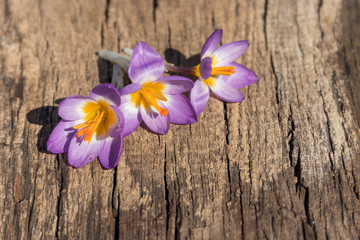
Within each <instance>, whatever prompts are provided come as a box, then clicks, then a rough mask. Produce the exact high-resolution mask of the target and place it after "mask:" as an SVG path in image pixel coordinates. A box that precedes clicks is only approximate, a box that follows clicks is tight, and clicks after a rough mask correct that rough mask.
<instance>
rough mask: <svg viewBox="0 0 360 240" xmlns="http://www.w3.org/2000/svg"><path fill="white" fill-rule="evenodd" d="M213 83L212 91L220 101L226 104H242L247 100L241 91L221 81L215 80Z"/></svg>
mask: <svg viewBox="0 0 360 240" xmlns="http://www.w3.org/2000/svg"><path fill="white" fill-rule="evenodd" d="M212 83H213V84H212V85H211V86H210V89H211V91H212V92H213V93H214V95H215V96H216V97H217V98H219V99H220V100H223V101H225V102H241V101H242V100H244V98H245V97H244V94H242V93H241V92H240V91H239V89H237V88H234V87H233V86H231V85H230V84H229V83H227V82H225V81H223V80H221V79H214V80H213V81H212Z"/></svg>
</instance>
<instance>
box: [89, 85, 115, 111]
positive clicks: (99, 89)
mask: <svg viewBox="0 0 360 240" xmlns="http://www.w3.org/2000/svg"><path fill="white" fill-rule="evenodd" d="M90 97H92V98H94V99H96V100H97V101H99V100H102V101H106V102H108V103H109V104H111V105H115V106H119V105H120V103H121V100H120V93H119V91H118V90H117V89H116V88H115V87H114V86H113V85H112V84H110V83H104V84H100V85H97V86H96V87H94V88H93V90H91V92H90Z"/></svg>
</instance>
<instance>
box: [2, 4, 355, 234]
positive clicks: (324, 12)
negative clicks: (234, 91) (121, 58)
mask: <svg viewBox="0 0 360 240" xmlns="http://www.w3.org/2000/svg"><path fill="white" fill-rule="evenodd" d="M0 13H1V14H0V26H1V35H0V60H1V61H0V68H1V73H0V74H1V75H0V76H1V82H0V97H1V102H0V104H1V107H2V109H3V110H2V111H1V112H0V132H1V134H0V153H1V154H2V156H3V161H0V169H1V175H0V196H1V198H0V238H1V239H12V238H21V239H23V238H34V239H41V238H45V239H48V238H61V239H64V238H75V239H99V238H101V239H103V238H104V239H114V238H120V239H173V238H179V239H238V238H245V239H258V238H260V239H263V238H270V239H274V238H278V239H279V238H281V239H293V238H299V239H303V238H307V239H309V238H310V239H313V238H319V239H325V238H329V239H340V238H345V239H353V238H358V237H359V232H360V229H359V226H360V224H359V221H360V215H359V186H360V185H359V183H360V178H359V173H360V162H359V133H360V131H359V127H358V126H359V124H360V122H359V119H360V98H359V96H358V94H357V92H358V91H359V90H360V81H359V77H358V76H359V72H360V66H359V62H360V59H359V50H360V44H359V39H360V37H359V36H360V26H359V25H360V21H359V19H360V18H359V13H360V1H359V0H357V1H356V0H352V1H344V0H343V1H341V0H319V1H310V0H304V1H283V0H263V1H236V0H231V1H226V2H221V1H188V0H180V1H170V2H169V1H160V0H155V1H145V0H141V1H126V0H123V1H114V0H110V1H109V0H108V1H105V0H104V1H90V2H89V1H73V0H66V1H61V2H56V1H33V0H26V1H18V0H15V1H3V2H2V3H0ZM216 28H223V29H224V38H223V41H222V43H223V44H224V43H228V42H231V41H234V40H239V39H248V40H249V41H250V44H251V45H250V48H249V49H248V50H247V52H246V53H245V54H244V55H243V56H242V57H241V59H239V63H242V64H244V65H246V66H248V67H249V68H250V69H252V70H253V71H254V72H256V73H257V74H258V75H259V77H260V80H259V82H258V83H257V84H255V85H252V86H249V87H247V88H245V89H243V90H242V91H243V93H244V94H245V96H246V99H245V101H244V102H242V103H240V104H224V103H222V102H220V101H218V100H216V99H215V98H210V101H209V105H208V107H207V108H206V110H205V111H204V113H203V114H202V115H200V117H199V122H198V123H196V124H193V125H191V126H180V125H172V126H171V128H170V131H169V133H168V134H167V135H164V136H158V135H155V134H151V133H149V132H147V131H146V130H144V129H142V128H140V129H138V130H136V132H134V133H133V134H132V135H130V136H128V137H126V138H125V146H124V152H123V155H122V157H121V160H120V162H119V165H118V167H117V168H115V169H114V170H104V169H102V168H101V166H100V164H99V163H98V162H97V161H94V162H93V163H91V164H89V165H88V166H85V167H84V168H82V169H73V168H71V167H69V166H67V165H66V160H67V157H66V155H57V156H56V155H53V154H49V153H47V152H46V141H47V138H48V136H49V134H50V131H51V129H52V128H53V127H54V126H55V124H56V123H57V122H58V121H59V117H58V115H57V106H58V103H59V102H60V100H61V99H62V98H65V97H67V96H70V95H75V94H84V95H87V94H88V92H89V91H90V90H91V89H92V88H93V87H94V86H95V85H97V84H98V83H100V82H108V81H109V79H110V77H111V69H112V66H111V64H109V63H107V62H105V61H103V60H100V59H98V57H97V56H96V54H95V52H96V51H98V50H100V49H108V50H113V51H120V49H122V48H124V47H134V46H135V44H136V43H137V41H146V42H147V43H149V44H150V45H151V46H153V47H154V48H155V49H156V50H157V51H158V52H159V53H160V54H161V55H162V56H164V57H165V58H166V60H167V61H169V62H173V63H176V64H180V65H195V64H197V61H198V55H197V54H199V52H200V50H201V47H202V44H203V43H204V41H205V40H206V38H207V37H208V35H209V34H211V33H212V31H213V30H214V29H216Z"/></svg>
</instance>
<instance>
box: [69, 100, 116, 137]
mask: <svg viewBox="0 0 360 240" xmlns="http://www.w3.org/2000/svg"><path fill="white" fill-rule="evenodd" d="M83 111H84V113H85V114H86V117H85V118H84V121H85V122H84V123H82V124H79V125H76V126H74V127H73V128H74V129H80V130H79V131H78V132H77V136H78V137H79V138H80V137H81V136H83V135H85V136H84V139H83V140H84V141H88V143H90V141H91V139H92V137H93V136H94V134H95V133H96V135H97V136H103V135H108V133H109V128H110V126H112V125H113V124H114V123H115V122H116V114H115V112H114V111H113V110H112V109H111V108H110V107H109V104H108V103H107V102H105V101H101V100H99V101H97V102H88V103H87V104H86V105H85V106H84V107H83Z"/></svg>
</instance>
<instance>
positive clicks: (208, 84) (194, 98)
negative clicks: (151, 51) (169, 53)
mask: <svg viewBox="0 0 360 240" xmlns="http://www.w3.org/2000/svg"><path fill="white" fill-rule="evenodd" d="M221 38H222V30H221V29H219V30H217V31H215V32H214V33H213V34H211V36H210V37H209V38H208V39H207V40H206V42H205V44H204V46H203V48H202V50H201V55H200V59H201V62H200V64H199V65H197V66H195V67H192V68H184V67H174V66H166V67H167V69H168V70H170V71H173V72H181V73H189V74H193V75H195V76H197V77H199V79H198V80H197V81H196V82H195V84H194V88H193V89H192V90H191V91H190V101H191V103H192V105H193V106H194V108H195V111H196V113H197V115H199V114H200V113H201V112H202V111H203V110H204V109H205V107H206V104H207V102H208V100H209V96H210V91H209V89H211V91H212V92H213V93H214V95H215V96H216V97H217V98H219V99H220V100H223V101H225V102H241V101H242V100H244V95H243V94H242V93H241V92H240V91H239V90H238V88H242V87H246V86H248V85H250V84H253V83H255V82H257V80H258V77H257V76H256V74H255V73H253V72H252V71H251V70H249V69H248V68H246V67H245V66H243V65H241V64H238V63H236V62H234V61H235V60H236V59H238V58H239V57H240V56H241V55H242V54H243V53H244V52H245V51H246V49H247V48H248V47H249V42H248V41H235V42H231V43H228V44H225V45H222V46H220V47H217V46H218V45H219V44H220V41H221Z"/></svg>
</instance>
